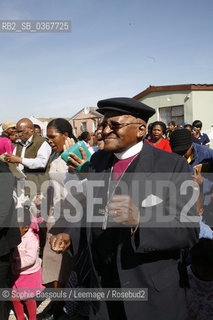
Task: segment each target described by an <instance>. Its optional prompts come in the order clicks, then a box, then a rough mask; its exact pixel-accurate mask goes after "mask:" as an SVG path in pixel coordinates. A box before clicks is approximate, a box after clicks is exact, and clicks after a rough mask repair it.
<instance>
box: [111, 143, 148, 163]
mask: <svg viewBox="0 0 213 320" xmlns="http://www.w3.org/2000/svg"><path fill="white" fill-rule="evenodd" d="M142 148H143V141H140V142H138V143H137V144H135V145H134V146H132V147H131V148H129V149H128V150H126V151H123V152H120V153H114V155H115V156H116V158H118V159H119V160H123V159H127V158H130V157H133V156H134V155H136V154H137V153H139V152H140V151H141V150H142Z"/></svg>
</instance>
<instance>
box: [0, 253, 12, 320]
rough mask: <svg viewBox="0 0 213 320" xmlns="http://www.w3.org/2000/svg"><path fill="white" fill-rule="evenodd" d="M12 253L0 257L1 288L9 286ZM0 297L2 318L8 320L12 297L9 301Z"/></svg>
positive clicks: (1, 319) (0, 316)
mask: <svg viewBox="0 0 213 320" xmlns="http://www.w3.org/2000/svg"><path fill="white" fill-rule="evenodd" d="M9 259H10V254H7V255H5V256H1V257H0V288H8V273H9V266H10V263H9ZM1 299H2V297H0V320H7V319H8V317H9V312H10V306H11V303H10V298H8V301H2V300H1Z"/></svg>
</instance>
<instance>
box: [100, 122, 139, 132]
mask: <svg viewBox="0 0 213 320" xmlns="http://www.w3.org/2000/svg"><path fill="white" fill-rule="evenodd" d="M130 124H140V125H141V126H143V127H144V125H143V124H142V123H140V122H132V123H119V122H115V121H110V122H107V121H105V122H102V124H101V125H102V128H103V130H104V129H105V128H106V127H107V126H109V127H110V129H111V130H114V131H116V130H119V129H121V128H123V127H126V126H129V125H130Z"/></svg>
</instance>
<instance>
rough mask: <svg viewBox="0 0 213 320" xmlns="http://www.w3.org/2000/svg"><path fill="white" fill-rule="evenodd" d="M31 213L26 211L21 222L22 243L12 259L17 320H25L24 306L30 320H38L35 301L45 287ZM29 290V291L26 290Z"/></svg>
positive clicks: (13, 298) (13, 294) (13, 295)
mask: <svg viewBox="0 0 213 320" xmlns="http://www.w3.org/2000/svg"><path fill="white" fill-rule="evenodd" d="M30 224H31V213H30V211H29V209H28V208H25V210H24V221H23V222H19V229H20V233H21V240H22V241H21V243H20V244H19V245H18V247H17V248H16V249H15V251H14V253H13V257H12V259H13V260H12V273H13V292H12V301H13V306H14V309H15V312H16V317H17V320H22V319H23V320H24V319H25V318H24V306H23V305H24V304H25V305H26V307H27V311H28V315H29V320H36V301H35V300H34V299H33V298H34V297H35V296H36V294H37V293H38V292H39V291H42V290H43V289H44V288H45V287H44V286H43V285H42V282H41V264H40V260H39V240H38V237H37V236H36V235H35V234H34V231H33V230H32V229H31V228H29V226H30ZM26 289H27V290H26Z"/></svg>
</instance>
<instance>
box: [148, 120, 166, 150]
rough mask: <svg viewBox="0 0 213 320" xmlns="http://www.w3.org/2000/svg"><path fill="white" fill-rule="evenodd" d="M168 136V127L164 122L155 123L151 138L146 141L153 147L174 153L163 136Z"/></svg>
mask: <svg viewBox="0 0 213 320" xmlns="http://www.w3.org/2000/svg"><path fill="white" fill-rule="evenodd" d="M164 134H166V125H165V123H163V122H162V121H155V122H153V124H152V127H151V136H150V138H148V139H146V141H147V142H148V143H149V144H151V145H152V146H154V147H156V148H158V149H161V150H165V151H168V152H172V150H171V147H170V144H169V141H168V140H166V139H164V138H163V135H164Z"/></svg>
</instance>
